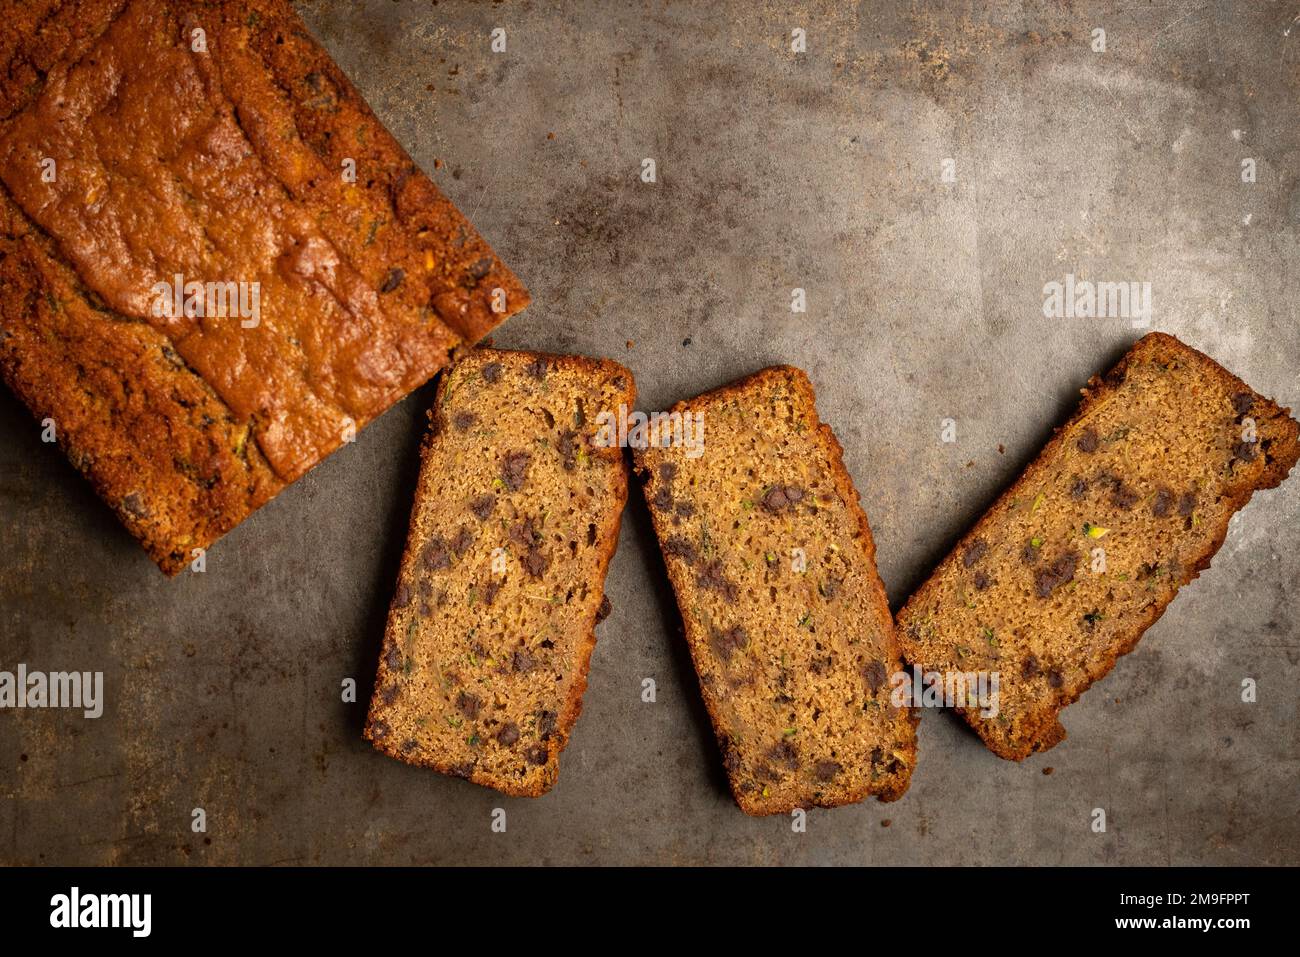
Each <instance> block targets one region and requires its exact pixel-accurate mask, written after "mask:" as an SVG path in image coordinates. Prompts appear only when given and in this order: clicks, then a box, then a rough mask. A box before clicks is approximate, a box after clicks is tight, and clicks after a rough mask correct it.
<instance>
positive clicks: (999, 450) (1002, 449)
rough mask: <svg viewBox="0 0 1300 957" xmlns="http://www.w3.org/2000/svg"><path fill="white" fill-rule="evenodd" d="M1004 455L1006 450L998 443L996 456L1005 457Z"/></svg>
mask: <svg viewBox="0 0 1300 957" xmlns="http://www.w3.org/2000/svg"><path fill="white" fill-rule="evenodd" d="M1006 454H1007V450H1006V448H1005V447H1004V446H1003V445H1002V443H1001V442H999V443H998V455H1006Z"/></svg>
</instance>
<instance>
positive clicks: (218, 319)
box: [0, 0, 528, 574]
mask: <svg viewBox="0 0 1300 957" xmlns="http://www.w3.org/2000/svg"><path fill="white" fill-rule="evenodd" d="M0 66H2V67H3V69H0V180H2V181H3V189H0V219H2V220H3V229H0V299H2V300H3V305H0V375H2V376H3V378H4V379H5V381H6V382H7V383H8V384H9V387H10V388H11V389H13V391H14V392H15V393H16V394H17V395H18V397H19V398H20V399H21V400H22V401H23V402H24V403H26V404H27V406H28V407H29V408H30V409H31V411H32V412H33V414H34V415H35V416H36V417H37V419H40V420H45V419H50V420H53V425H54V428H55V435H56V437H57V439H58V441H59V443H60V444H61V446H62V447H63V449H64V450H65V452H66V453H67V455H68V457H69V458H70V459H71V461H72V463H73V465H74V466H76V468H78V469H79V470H80V471H81V472H83V473H84V474H85V475H86V476H87V477H88V478H89V479H90V480H91V482H93V483H94V485H95V487H96V489H97V490H98V491H99V493H100V495H101V496H102V497H103V498H104V499H105V500H106V501H107V502H108V504H109V505H110V506H111V507H112V508H113V509H114V510H115V511H116V512H117V514H118V516H119V517H120V518H121V520H122V521H123V522H124V523H125V525H126V526H127V528H128V529H129V530H130V531H131V532H132V533H133V534H134V535H135V536H136V537H137V538H139V540H140V541H141V542H142V543H143V545H144V547H145V548H146V549H147V550H148V552H149V554H150V555H151V556H152V557H153V559H154V560H155V561H156V562H157V563H158V564H159V565H160V566H161V567H162V568H163V570H164V571H166V572H168V573H169V574H174V573H176V572H177V571H179V570H180V569H181V568H183V567H185V565H186V563H188V562H189V561H190V560H191V559H192V557H194V555H195V549H202V548H206V547H207V546H208V545H210V544H211V543H212V542H213V541H214V540H215V539H217V538H218V537H219V536H221V535H222V534H224V533H225V532H227V531H229V530H230V529H231V528H232V527H234V526H235V525H236V524H238V523H239V522H240V521H241V520H242V519H243V518H245V517H246V516H247V515H248V514H249V513H250V512H252V511H253V510H254V509H256V508H258V507H259V506H260V505H262V504H263V503H265V502H266V501H267V500H269V499H270V498H271V497H272V496H274V495H275V494H276V493H277V492H278V491H279V490H280V489H282V488H283V487H284V486H285V485H286V484H288V483H290V482H292V481H294V480H295V479H296V478H298V477H299V476H301V475H302V474H303V473H304V472H305V471H306V470H308V469H309V468H311V467H312V466H313V465H315V464H316V463H317V462H319V461H320V460H321V459H322V458H324V457H325V456H326V455H328V454H329V453H330V452H331V451H333V450H334V449H336V448H337V447H338V446H339V445H340V444H342V443H343V442H345V441H348V440H349V439H350V438H351V437H353V436H354V435H355V432H356V430H357V429H359V428H361V427H362V426H364V425H365V424H366V423H367V422H368V421H370V420H371V419H373V418H374V417H375V416H377V415H379V414H380V413H381V412H383V411H384V410H385V409H386V408H388V407H389V406H390V405H391V404H392V403H394V402H395V401H397V400H398V399H400V398H402V397H403V396H404V395H406V394H407V393H408V392H409V391H410V390H412V389H413V388H415V387H417V386H419V385H421V384H422V383H424V382H425V381H427V380H428V379H429V378H430V377H432V376H433V374H434V373H435V372H436V371H437V370H438V369H439V368H440V367H441V366H442V365H444V364H445V363H446V362H447V359H448V356H449V354H450V353H451V352H452V350H454V349H456V348H457V347H459V346H462V345H466V344H472V343H474V342H476V341H477V340H478V339H480V338H481V337H482V336H483V335H484V334H485V333H486V332H487V331H488V330H489V329H491V328H492V327H493V326H495V325H496V324H498V323H499V322H501V321H502V320H504V319H505V318H506V317H507V316H509V315H510V314H512V313H514V312H516V311H518V310H519V309H522V308H523V307H524V306H525V305H526V304H527V302H528V296H527V293H526V292H525V291H524V289H523V288H522V287H521V286H520V284H519V283H518V281H517V280H516V279H515V278H514V277H513V276H512V275H511V274H510V272H509V271H508V270H507V269H506V268H505V267H504V266H502V264H501V263H500V261H499V260H498V259H497V258H496V256H495V255H494V254H493V253H492V250H491V249H490V248H489V247H488V245H487V244H486V243H485V242H484V241H483V240H482V239H481V238H480V237H479V236H478V235H477V234H476V233H475V232H474V229H473V228H472V227H471V226H470V224H469V223H468V222H467V221H466V220H465V218H464V217H463V216H462V215H461V214H460V213H459V212H457V211H456V209H455V208H453V207H452V205H451V204H450V203H449V202H448V201H447V199H446V198H445V197H444V196H443V195H442V194H441V193H440V192H439V191H438V189H437V187H435V186H434V185H433V183H432V182H430V180H429V179H428V178H427V177H426V176H425V175H424V174H423V173H422V172H420V170H419V169H418V168H417V167H416V166H415V164H414V163H413V162H412V161H411V159H410V158H409V157H408V156H407V155H406V153H405V152H404V151H403V150H402V148H401V147H400V146H399V145H398V144H397V142H396V141H395V140H394V139H393V137H392V136H391V135H389V133H388V132H387V131H386V130H385V129H384V128H383V127H382V126H381V125H380V124H379V122H378V121H377V120H376V119H375V116H374V115H373V113H371V111H370V109H369V108H368V107H367V106H366V104H365V103H364V102H363V101H362V99H361V97H360V96H359V95H358V94H357V91H356V90H355V89H354V88H353V86H352V84H351V83H349V82H348V79H347V77H345V76H344V75H343V74H342V72H340V70H339V69H338V67H337V66H336V65H335V64H334V63H333V62H332V61H331V60H330V58H329V56H328V55H327V54H326V53H325V52H324V51H323V50H322V49H321V48H320V47H319V46H318V45H317V44H316V43H315V42H314V41H313V40H312V38H311V36H310V35H309V34H308V33H307V31H306V29H305V28H304V26H303V24H302V22H301V21H300V20H299V19H298V17H297V15H296V14H295V13H294V12H293V10H292V8H291V7H290V6H289V4H288V3H287V2H284V0H238V2H217V3H214V2H198V0H191V2H185V0H82V2H76V3H69V2H64V0H22V2H15V0H0Z"/></svg>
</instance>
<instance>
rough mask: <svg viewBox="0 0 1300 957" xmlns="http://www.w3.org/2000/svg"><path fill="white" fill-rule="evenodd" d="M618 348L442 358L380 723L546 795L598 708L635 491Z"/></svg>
mask: <svg viewBox="0 0 1300 957" xmlns="http://www.w3.org/2000/svg"><path fill="white" fill-rule="evenodd" d="M635 401H636V388H635V385H634V384H633V381H632V375H631V373H630V372H628V370H627V369H625V368H623V367H622V366H620V365H618V364H617V363H615V362H610V361H608V360H598V359H588V358H585V357H582V356H552V355H544V354H541V353H532V352H501V351H497V350H492V349H480V350H477V351H474V352H471V353H469V354H468V355H467V356H466V357H465V358H464V359H462V360H461V361H460V362H458V363H457V364H456V365H455V366H453V367H452V368H451V369H450V370H449V371H447V372H446V373H444V374H443V378H442V381H441V382H440V383H439V385H438V397H437V400H436V403H435V405H434V409H433V411H432V412H431V413H430V415H431V418H432V423H433V425H432V429H431V430H430V433H429V437H428V439H427V440H426V443H425V447H424V452H423V460H422V464H421V468H420V480H419V487H418V489H417V491H416V495H415V506H414V510H413V511H412V513H411V528H410V533H409V538H408V540H407V545H406V553H405V555H404V557H403V559H402V567H401V573H400V575H399V578H398V583H397V591H396V594H395V596H394V597H393V603H392V607H391V610H390V611H389V617H388V627H387V630H386V631H385V634H384V645H383V651H382V653H381V657H380V662H379V672H378V675H377V677H376V680H375V693H374V697H373V699H372V700H371V703H370V716H369V721H368V722H367V724H366V731H365V734H366V737H367V738H368V739H370V741H372V742H373V743H374V745H375V747H376V748H378V749H379V750H380V751H382V752H384V753H385V754H389V755H391V756H392V757H395V758H398V759H399V760H402V761H406V762H408V763H410V764H419V765H426V766H428V767H431V768H435V769H437V770H439V771H442V772H443V773H444V774H453V775H456V776H458V777H463V778H468V779H469V780H471V781H473V782H475V783H476V784H483V785H486V786H488V787H493V788H496V789H497V790H499V791H503V792H505V793H506V794H512V795H524V796H530V797H535V796H537V795H539V794H542V793H544V792H545V791H546V790H548V789H549V788H550V787H551V785H552V784H554V783H555V778H556V775H557V773H558V772H559V755H560V751H561V750H562V749H563V748H564V745H565V743H566V742H567V740H568V737H569V732H570V730H571V729H572V728H573V724H574V722H575V721H576V720H577V718H578V712H579V711H580V710H581V708H582V693H583V691H584V690H585V689H586V687H587V666H588V663H589V661H590V659H591V651H592V648H593V647H594V646H595V643H596V634H595V630H594V629H595V626H596V624H597V622H599V621H600V620H601V619H602V618H603V617H604V616H605V615H606V614H608V612H609V605H608V602H606V601H605V597H604V593H603V591H602V589H603V586H604V582H605V571H606V569H607V568H608V566H609V560H610V556H611V555H613V554H614V547H615V545H616V544H617V541H618V531H619V522H620V518H621V516H622V513H623V505H624V503H625V502H626V501H627V463H626V460H625V457H624V455H623V451H622V449H621V448H619V447H618V446H617V444H614V443H607V442H603V441H601V435H600V429H601V422H602V421H603V418H604V417H609V416H615V415H617V414H618V412H619V409H620V406H622V407H625V408H631V407H632V405H633V403H634V402H635Z"/></svg>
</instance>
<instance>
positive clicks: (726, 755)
mask: <svg viewBox="0 0 1300 957" xmlns="http://www.w3.org/2000/svg"><path fill="white" fill-rule="evenodd" d="M718 748H719V749H720V750H721V751H722V766H723V768H725V769H726V771H727V773H728V774H735V773H736V772H737V771H739V770H740V768H741V765H742V761H741V758H740V752H739V751H738V750H736V748H735V746H734V745H733V744H732V743H731V739H730V738H727V737H722V738H719V739H718Z"/></svg>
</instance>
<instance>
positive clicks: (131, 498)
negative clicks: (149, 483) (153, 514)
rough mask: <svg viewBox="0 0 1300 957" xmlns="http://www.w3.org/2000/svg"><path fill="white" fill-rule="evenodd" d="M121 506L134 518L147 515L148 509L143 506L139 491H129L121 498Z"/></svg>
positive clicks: (146, 516)
mask: <svg viewBox="0 0 1300 957" xmlns="http://www.w3.org/2000/svg"><path fill="white" fill-rule="evenodd" d="M122 508H123V510H125V511H126V512H127V513H128V514H130V515H134V516H135V517H136V518H148V517H149V509H147V508H145V504H144V499H142V498H141V497H140V493H139V492H131V493H130V494H128V495H127V496H126V497H125V498H124V499H122Z"/></svg>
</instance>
